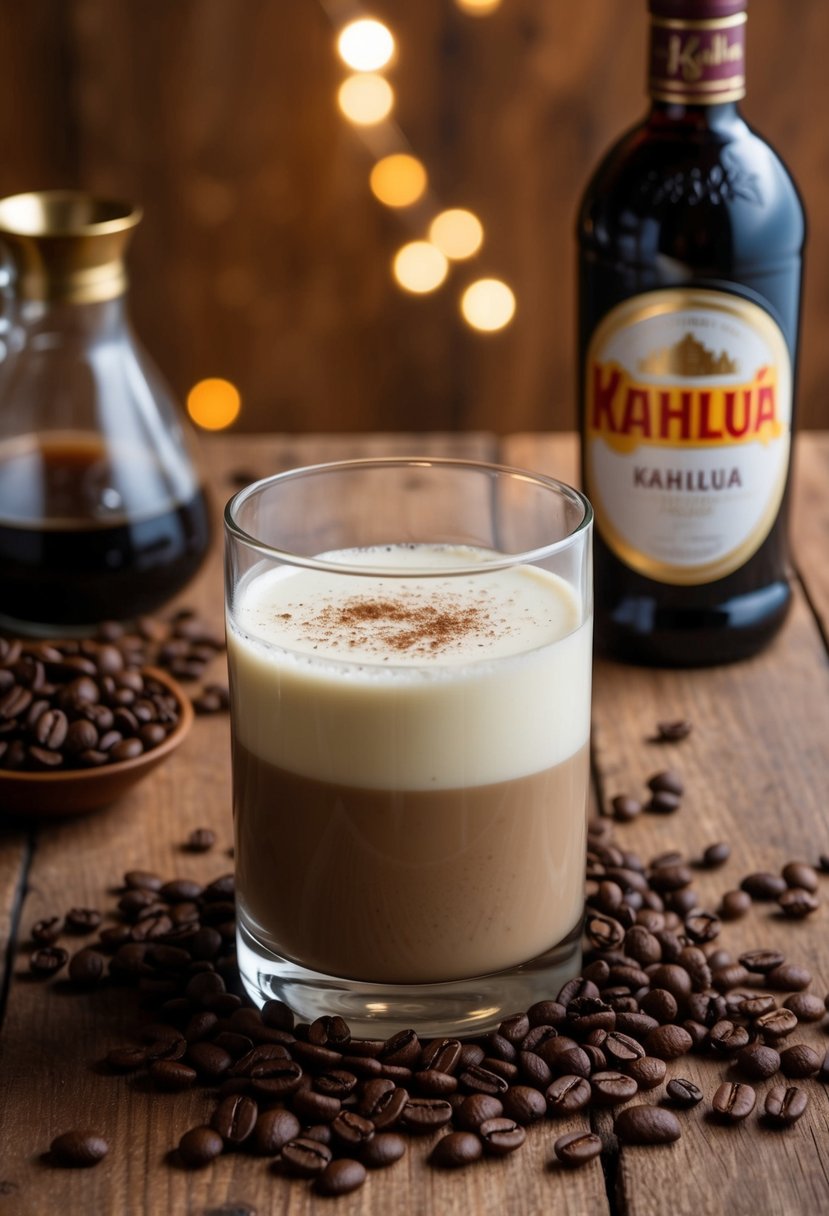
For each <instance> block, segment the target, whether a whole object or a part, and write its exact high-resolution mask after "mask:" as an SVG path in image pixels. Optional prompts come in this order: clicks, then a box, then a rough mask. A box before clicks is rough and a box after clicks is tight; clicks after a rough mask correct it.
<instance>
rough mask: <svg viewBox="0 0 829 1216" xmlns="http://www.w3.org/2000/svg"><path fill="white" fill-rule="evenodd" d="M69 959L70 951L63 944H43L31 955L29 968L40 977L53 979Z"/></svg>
mask: <svg viewBox="0 0 829 1216" xmlns="http://www.w3.org/2000/svg"><path fill="white" fill-rule="evenodd" d="M68 961H69V952H68V951H67V950H64V949H63V947H62V946H41V947H40V949H39V950H35V951H34V952H33V953H32V954H31V955H30V956H29V970H30V971H31V973H32V975H34V976H37V978H38V979H44V980H45V979H51V977H52V976H53V975H57V973H58V972H59V971H60V969H61V967H65V966H66V963H67V962H68Z"/></svg>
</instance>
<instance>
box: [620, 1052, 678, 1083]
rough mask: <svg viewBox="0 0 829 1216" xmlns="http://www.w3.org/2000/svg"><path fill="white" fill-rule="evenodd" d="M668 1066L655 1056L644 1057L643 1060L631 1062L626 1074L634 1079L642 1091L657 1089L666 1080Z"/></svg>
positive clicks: (627, 1065) (626, 1067) (627, 1066)
mask: <svg viewBox="0 0 829 1216" xmlns="http://www.w3.org/2000/svg"><path fill="white" fill-rule="evenodd" d="M667 1071H668V1066H667V1064H666V1063H665V1061H664V1060H658V1059H657V1058H656V1057H655V1056H642V1057H641V1059H638V1060H631V1061H630V1062H629V1063H628V1064H626V1065H625V1072H626V1073H627V1074H628V1076H629V1077H633V1079H634V1081H635V1082H636V1084H637V1085H638V1086H639V1088H640V1089H641V1090H650V1089H656V1087H657V1086H658V1085H661V1084H662V1082H663V1081H664V1080H665V1074H666V1073H667Z"/></svg>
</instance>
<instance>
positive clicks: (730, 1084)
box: [711, 1081, 757, 1123]
mask: <svg viewBox="0 0 829 1216" xmlns="http://www.w3.org/2000/svg"><path fill="white" fill-rule="evenodd" d="M756 1101H757V1094H756V1093H755V1092H754V1090H753V1089H752V1088H751V1086H750V1085H743V1084H741V1083H740V1082H739V1081H723V1083H722V1085H720V1086H719V1088H718V1089H717V1091H716V1093H715V1094H714V1097H713V1099H712V1100H711V1109H712V1110H713V1112H714V1114H715V1115H717V1116H718V1117H719V1118H720V1119H721V1120H722V1121H723V1122H725V1123H738V1122H739V1121H740V1120H741V1119H746V1118H748V1116H749V1115H750V1114H751V1112H752V1111H753V1110H754V1104H755V1102H756Z"/></svg>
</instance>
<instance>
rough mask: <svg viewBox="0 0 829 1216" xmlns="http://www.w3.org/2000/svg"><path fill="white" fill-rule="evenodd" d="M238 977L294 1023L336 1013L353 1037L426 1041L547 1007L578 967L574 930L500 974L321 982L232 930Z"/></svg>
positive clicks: (258, 999) (476, 1031) (242, 930)
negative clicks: (402, 1035) (404, 1035)
mask: <svg viewBox="0 0 829 1216" xmlns="http://www.w3.org/2000/svg"><path fill="white" fill-rule="evenodd" d="M236 942H237V948H238V955H239V971H240V973H241V976H242V982H243V984H244V986H245V989H246V990H247V992H248V994H249V996H250V997H251V999H252V1000H253V1002H254V1004H256V1005H258V1006H259V1007H260V1008H261V1006H262V1005H264V1003H265V1002H266V1001H269V1000H272V999H274V998H276V999H278V1000H280V1001H284V1002H285V1004H286V1005H287V1006H288V1007H289V1008H290V1009H291V1010H292V1011H293V1013H294V1015H295V1016H296V1018H297V1019H298V1020H299V1021H302V1022H313V1021H314V1019H315V1018H318V1017H321V1016H323V1015H326V1014H327V1015H329V1016H333V1015H335V1014H339V1016H340V1017H342V1018H344V1019H345V1020H346V1022H348V1025H349V1027H350V1029H351V1033H352V1035H353V1036H354V1037H355V1038H369V1039H380V1038H383V1039H385V1038H388V1037H389V1036H390V1035H392V1034H395V1033H396V1032H397V1031H398V1030H408V1029H409V1028H412V1029H414V1030H416V1031H417V1032H418V1034H419V1035H420V1036H421V1037H422V1038H424V1039H426V1038H438V1037H446V1038H460V1037H463V1036H464V1035H467V1036H468V1035H480V1034H485V1033H486V1032H487V1031H490V1030H494V1029H495V1027H497V1026H498V1024H499V1023H500V1022H502V1021H503V1020H504V1018H506V1017H508V1016H509V1015H510V1014H513V1013H520V1012H523V1011H525V1010H526V1009H528V1008H529V1007H530V1005H533V1004H534V1003H535V1002H536V1001H543V1000H553V999H554V998H555V996H556V993H557V992H558V991H559V989H560V988H561V987H562V985H563V984H565V983H566V982H567V980H569V979H572V978H573V976H574V975H578V973H579V970H580V968H581V923H580V922H579V924H578V925H576V927H575V928H574V929H573V930H572V932H571V933H569V934H568V935H567V937H566V938H565V939H564V940H563V941H562V942H560V943H559V944H558V945H557V946H554V947H553V948H552V949H551V950H547V951H546V952H545V953H544V954H542V955H539V956H538V958H534V959H532V960H530V962H527V963H522V964H521V965H520V966H518V967H513V968H510V969H509V970H507V971H497V972H493V973H492V974H491V975H479V976H474V977H473V978H471V979H464V980H453V981H449V982H444V983H439V984H411V985H408V984H371V983H364V982H362V981H359V980H347V979H339V978H337V977H336V976H333V975H323V974H322V973H321V972H319V971H310V970H308V969H307V968H306V967H301V966H299V964H298V963H294V962H291V961H290V960H289V959H285V958H281V957H280V956H279V955H277V954H274V953H273V951H272V950H269V949H268V948H267V947H265V946H263V945H262V943H261V942H259V941H258V940H257V939H256V938H255V937H254V936H253V935H252V934H251V933H250V931H249V930H248V929H247V928H246V927H245V925H244V924H243V923H241V922H240V923H239V925H238V927H237V932H236Z"/></svg>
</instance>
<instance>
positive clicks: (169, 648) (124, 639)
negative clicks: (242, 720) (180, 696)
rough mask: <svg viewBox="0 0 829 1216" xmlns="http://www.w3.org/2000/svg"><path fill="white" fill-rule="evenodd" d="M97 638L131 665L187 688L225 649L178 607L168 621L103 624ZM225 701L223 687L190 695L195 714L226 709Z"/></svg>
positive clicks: (206, 627)
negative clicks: (158, 670) (166, 676)
mask: <svg viewBox="0 0 829 1216" xmlns="http://www.w3.org/2000/svg"><path fill="white" fill-rule="evenodd" d="M97 637H98V640H100V641H104V642H109V643H110V644H112V645H114V646H117V647H118V649H119V650H120V651H121V652H122V653H123V654H124V655H125V656H127V658H128V660H129V662H131V663H132V664H134V665H135V666H138V667H145V666H147V665H151V666H153V667H161V668H163V669H164V670H165V671H169V673H170V675H171V676H173V677H174V678H175V679H176V680H179V681H180V682H181V683H182V684H188V685H189V684H194V683H198V682H199V681H201V680H203V679H204V676H205V674H206V672H207V670H208V669H209V667H210V665H211V663H212V662H213V660H214V659H215V658H216V656H217V655H219V654H221V653H222V652H223V651H224V648H225V640H224V636H223V635H222V634H221V633H219V632H217V631H216V630H215V629H213V628H212V627H211V626H210V625H208V624H206V623H205V622H204V621H203V620H201V619H200V618H199V617H198V615H197V614H196V613H195V612H194V611H193V610H192V609H191V608H179V609H178V610H177V611H176V612H174V613H173V615H172V616H170V617H168V618H162V617H153V616H142V617H138V618H137V620H136V621H134V622H133V623H132V624H131V625H129V626H128V625H126V624H124V623H123V622H121V621H103V622H102V623H101V625H100V626H99V627H98V633H97ZM228 700H229V698H228V691H227V686H226V685H225V684H213V683H207V684H203V685H202V687H200V688H198V689H196V690H195V691H194V692H193V694H192V696H191V701H192V703H193V708H194V709H195V711H196V713H198V714H212V713H219V712H221V711H222V710H226V709H227V707H228Z"/></svg>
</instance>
